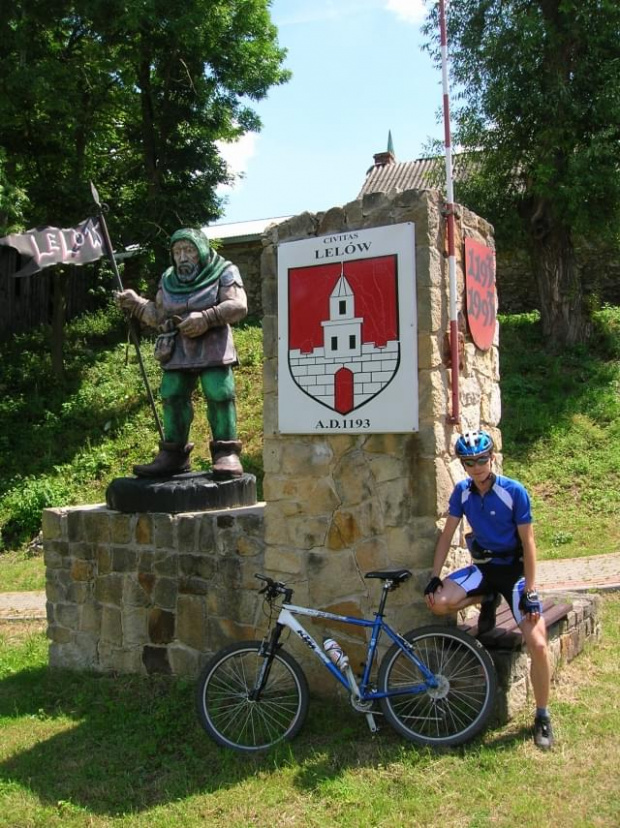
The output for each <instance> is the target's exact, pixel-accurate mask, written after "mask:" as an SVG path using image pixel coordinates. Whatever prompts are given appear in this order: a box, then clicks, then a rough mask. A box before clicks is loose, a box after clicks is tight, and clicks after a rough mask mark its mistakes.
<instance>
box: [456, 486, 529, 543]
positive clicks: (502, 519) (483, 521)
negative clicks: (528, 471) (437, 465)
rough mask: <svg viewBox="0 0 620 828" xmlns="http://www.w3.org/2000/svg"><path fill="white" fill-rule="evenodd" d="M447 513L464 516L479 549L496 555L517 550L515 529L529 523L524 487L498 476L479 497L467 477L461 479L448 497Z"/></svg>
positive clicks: (517, 538)
mask: <svg viewBox="0 0 620 828" xmlns="http://www.w3.org/2000/svg"><path fill="white" fill-rule="evenodd" d="M448 512H449V514H450V515H451V516H452V517H456V518H462V517H466V518H467V521H468V523H469V525H470V526H471V528H472V530H473V533H474V535H475V537H476V540H477V541H478V543H479V544H480V546H482V547H483V548H484V549H490V550H492V551H493V552H499V553H502V552H509V551H511V550H514V549H515V548H516V547H518V546H519V544H520V540H519V533H518V532H517V526H519V525H521V524H523V523H532V510H531V506H530V498H529V495H528V493H527V491H526V489H525V486H523V484H521V483H519V481H518V480H512V479H511V478H510V477H503V476H502V475H500V474H498V475H495V480H494V481H493V485H492V486H491V488H490V489H489V491H488V492H486V494H483V495H482V494H480V492H479V491H478V489H477V488H476V486H475V485H474V481H473V480H472V479H471V478H468V479H467V480H461V481H460V482H459V483H457V484H456V486H455V487H454V491H453V492H452V495H451V496H450V503H449V506H448Z"/></svg>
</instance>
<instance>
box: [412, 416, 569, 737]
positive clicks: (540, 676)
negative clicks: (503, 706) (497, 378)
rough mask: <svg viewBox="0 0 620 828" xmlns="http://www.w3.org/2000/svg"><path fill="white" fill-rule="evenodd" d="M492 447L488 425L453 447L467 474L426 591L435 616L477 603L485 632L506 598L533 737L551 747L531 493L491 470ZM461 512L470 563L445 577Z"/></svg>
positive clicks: (452, 501)
mask: <svg viewBox="0 0 620 828" xmlns="http://www.w3.org/2000/svg"><path fill="white" fill-rule="evenodd" d="M493 450H494V444H493V439H492V437H491V435H490V434H488V432H486V431H470V432H466V433H465V434H463V435H461V436H460V437H459V438H458V439H457V441H456V445H455V452H456V455H457V457H458V458H459V459H460V461H461V463H462V464H463V468H464V470H465V472H466V474H467V475H468V477H467V478H466V479H465V480H461V481H460V482H459V483H457V484H456V486H455V488H454V491H453V492H452V495H451V496H450V502H449V508H448V517H447V519H446V523H445V526H444V529H443V531H442V533H441V535H440V537H439V540H438V541H437V546H436V549H435V557H434V560H433V572H432V577H431V579H430V581H429V582H428V585H427V586H426V589H425V590H424V597H425V600H426V604H427V606H428V608H429V609H430V610H431V612H433V613H434V614H435V615H447V614H450V613H455V612H458V611H459V610H462V609H464V608H465V607H468V606H471V605H472V604H481V610H480V616H479V621H478V630H479V634H482V633H484V632H488V631H489V630H491V629H493V627H494V626H495V612H496V608H497V606H498V604H499V602H500V600H501V596H502V595H503V596H504V598H505V599H506V601H507V603H508V606H509V607H510V609H511V610H512V614H513V615H514V617H515V620H516V622H517V624H518V625H519V627H520V629H521V632H522V634H523V637H524V638H525V642H526V644H527V647H528V650H529V653H530V657H531V671H530V679H531V682H532V688H533V691H534V698H535V701H536V717H535V720H534V742H535V743H536V745H537V746H538V747H539V748H541V749H543V750H548V749H549V748H551V747H552V745H553V741H554V739H553V730H552V727H551V720H550V717H549V709H548V702H549V691H550V685H551V670H550V666H549V652H548V645H547V632H546V626H545V621H544V618H543V617H542V614H541V610H542V607H541V603H540V600H539V598H538V593H537V592H536V543H535V540H534V530H533V527H532V513H531V509H530V499H529V496H528V493H527V491H526V489H525V487H524V486H523V485H522V484H521V483H519V482H518V481H517V480H511V479H510V478H509V477H504V476H502V475H499V474H495V473H494V472H493V470H492V464H493V459H494V454H493ZM463 517H465V518H466V519H467V522H468V523H469V525H470V527H471V529H472V532H471V533H470V534H469V535H467V536H466V540H467V545H468V548H469V551H470V553H471V556H472V563H471V564H470V565H469V566H466V567H464V568H463V569H459V570H457V571H456V572H452V573H451V574H450V575H448V576H447V577H446V578H444V579H443V580H442V579H441V577H440V575H441V570H442V567H443V565H444V563H445V561H446V558H447V555H448V552H449V550H450V543H451V541H452V537H453V535H454V533H455V531H456V529H457V527H458V525H459V523H460V521H461V519H462V518H463Z"/></svg>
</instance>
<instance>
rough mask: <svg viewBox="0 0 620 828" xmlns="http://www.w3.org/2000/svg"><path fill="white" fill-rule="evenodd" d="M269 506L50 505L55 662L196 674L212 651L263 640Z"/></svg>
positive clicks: (47, 529)
mask: <svg viewBox="0 0 620 828" xmlns="http://www.w3.org/2000/svg"><path fill="white" fill-rule="evenodd" d="M262 511H263V507H262V506H261V505H258V506H254V507H242V508H238V509H228V510H222V511H220V512H201V513H196V514H178V515H169V514H122V513H120V512H114V511H111V510H109V509H107V508H105V506H76V507H70V508H64V509H46V510H45V511H44V513H43V535H44V548H45V565H46V570H47V585H46V591H47V615H48V637H49V638H50V640H51V644H50V664H51V665H52V666H54V667H65V668H69V669H88V670H95V671H100V672H119V673H142V674H150V673H174V674H179V675H196V674H197V673H198V672H199V670H200V668H201V667H202V665H203V664H204V662H205V661H206V658H207V656H208V655H209V654H210V653H212V652H214V651H215V650H217V649H219V648H220V647H223V646H224V645H225V644H228V643H230V641H231V640H234V639H244V638H255V637H256V627H255V624H256V623H257V621H258V618H259V616H258V615H257V612H258V611H259V605H260V603H261V602H260V601H259V600H258V596H257V593H256V591H255V584H256V583H257V582H256V581H255V579H254V573H255V572H256V571H260V570H262V568H263V558H264V540H263V519H262ZM260 617H261V618H262V616H260Z"/></svg>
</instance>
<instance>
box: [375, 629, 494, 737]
mask: <svg viewBox="0 0 620 828" xmlns="http://www.w3.org/2000/svg"><path fill="white" fill-rule="evenodd" d="M403 637H404V638H406V639H407V641H409V642H410V643H411V644H413V645H414V647H415V648H416V654H417V655H418V657H419V658H420V659H421V660H422V661H423V662H424V663H425V664H426V666H427V667H429V668H430V669H431V670H432V671H433V673H434V674H435V675H436V676H437V677H438V678H439V680H440V686H439V687H438V688H436V689H432V688H427V690H426V691H425V692H423V693H420V694H414V693H410V694H407V695H402V696H391V697H388V698H383V699H381V700H380V702H381V707H382V710H383V713H384V715H385V718H386V720H387V721H388V722H389V724H390V725H391V726H392V727H393V728H394V729H395V730H396V731H397V732H398V733H400V735H401V736H404V737H405V738H406V739H409V740H410V741H412V742H416V743H417V744H419V745H430V746H432V747H439V746H441V745H445V746H453V745H460V744H462V743H463V742H468V741H469V740H471V739H473V738H474V736H476V735H477V734H478V733H480V732H481V731H482V730H483V729H484V727H485V726H486V724H487V722H488V720H489V717H490V716H491V713H492V712H493V706H494V703H495V696H496V690H497V676H496V673H495V666H494V664H493V661H492V659H491V656H490V655H489V653H488V652H487V651H486V649H485V648H484V647H483V646H482V644H481V643H480V642H479V641H477V640H476V639H475V638H472V637H471V636H469V635H466V634H465V633H462V632H460V631H459V630H456V629H452V628H450V627H439V626H429V627H420V628H418V629H415V630H411V631H410V632H408V633H406V634H405V635H404V636H403ZM421 682H423V676H422V674H421V672H420V670H419V669H418V668H417V667H416V665H415V664H414V663H413V662H412V661H411V660H410V659H409V658H408V657H407V656H406V655H405V653H404V652H403V650H402V649H401V648H400V647H399V646H398V645H397V644H394V645H393V646H392V647H390V649H389V650H388V651H387V653H386V654H385V656H384V658H383V660H382V662H381V666H380V668H379V675H378V687H379V690H380V691H381V692H389V691H390V690H396V689H398V688H399V687H402V686H406V685H411V684H420V683H421Z"/></svg>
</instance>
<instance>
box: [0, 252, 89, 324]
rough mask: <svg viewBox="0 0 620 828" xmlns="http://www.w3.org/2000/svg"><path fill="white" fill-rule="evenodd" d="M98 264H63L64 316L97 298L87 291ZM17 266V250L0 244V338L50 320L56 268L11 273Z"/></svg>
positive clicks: (18, 266) (77, 311)
mask: <svg viewBox="0 0 620 828" xmlns="http://www.w3.org/2000/svg"><path fill="white" fill-rule="evenodd" d="M97 267H98V264H97V263H95V264H93V265H84V266H83V267H75V266H67V267H65V268H64V273H65V274H67V275H66V279H65V281H66V284H65V289H64V295H65V301H66V312H65V313H66V319H71V318H72V317H74V316H77V315H79V314H80V313H83V312H84V311H87V310H92V309H93V308H94V307H95V306H96V304H97V302H96V299H95V297H94V296H93V295H92V294H91V293H90V292H89V291H90V290H91V288H93V286H94V285H95V283H96V273H97ZM19 268H20V257H19V254H18V253H17V252H16V251H15V250H13V249H11V248H7V247H3V248H0V339H7V338H8V337H9V336H11V335H13V334H15V333H22V332H24V331H28V330H31V329H32V328H35V327H37V326H38V325H42V324H50V323H51V321H52V310H53V301H54V279H57V278H58V275H59V274H58V268H54V267H50V268H47V269H46V270H42V271H40V272H39V273H35V274H34V275H33V276H23V277H22V276H19V277H17V278H15V277H14V276H13V274H14V273H15V272H16V271H17V270H19Z"/></svg>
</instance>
